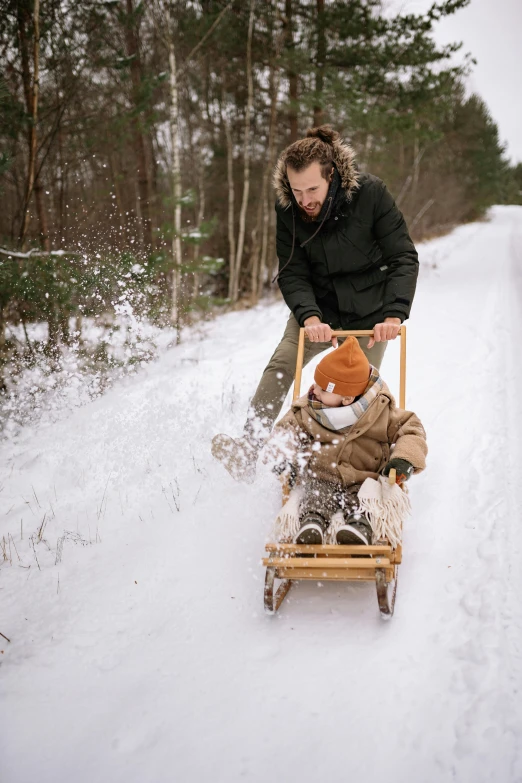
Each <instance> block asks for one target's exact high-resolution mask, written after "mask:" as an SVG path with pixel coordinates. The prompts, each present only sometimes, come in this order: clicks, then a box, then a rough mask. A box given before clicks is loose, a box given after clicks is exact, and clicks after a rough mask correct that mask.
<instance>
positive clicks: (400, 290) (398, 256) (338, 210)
mask: <svg viewBox="0 0 522 783" xmlns="http://www.w3.org/2000/svg"><path fill="white" fill-rule="evenodd" d="M334 162H335V166H336V172H335V176H334V180H333V181H332V185H331V186H330V189H329V192H328V195H327V198H326V200H325V203H324V204H323V207H322V210H321V214H320V215H319V217H318V218H317V220H315V221H313V222H305V221H304V220H303V219H302V218H301V216H300V213H299V208H298V206H297V202H296V201H295V198H294V196H293V194H292V191H291V189H290V185H289V183H288V180H287V178H286V171H285V166H284V163H283V162H282V161H281V160H280V161H279V162H278V164H277V166H276V169H275V173H274V185H275V189H276V194H277V202H276V213H277V255H278V257H279V275H278V282H279V287H280V289H281V292H282V294H283V297H284V299H285V301H286V303H287V305H288V307H289V308H290V309H291V310H292V312H293V313H294V315H295V317H296V319H297V321H298V323H299V325H300V326H302V325H303V322H304V320H305V319H306V318H309V317H310V316H312V315H317V316H318V317H319V318H320V319H321V320H322V321H323V322H324V323H328V324H330V326H332V328H335V329H372V328H373V327H374V326H375V324H376V323H380V322H382V321H383V320H384V318H386V317H391V316H394V317H397V318H400V319H401V321H403V320H404V319H406V318H408V316H409V313H410V308H411V303H412V300H413V296H414V294H415V285H416V281H417V274H418V257H417V251H416V250H415V246H414V244H413V242H412V241H411V239H410V236H409V234H408V229H407V227H406V223H405V221H404V218H403V216H402V214H401V212H400V210H399V209H398V208H397V206H396V205H395V202H394V200H393V198H392V196H391V195H390V193H389V192H388V190H387V188H386V186H385V184H384V183H383V182H382V180H380V179H379V178H378V177H374V176H372V175H371V174H360V173H359V172H358V171H357V168H356V166H355V162H354V157H353V151H352V149H351V147H349V146H348V145H347V144H344V143H343V142H340V141H338V142H334ZM324 217H326V219H325V220H324V223H323V225H322V227H321V228H320V230H319V231H318V233H316V232H317V229H318V228H319V226H320V225H321V221H322V220H323V218H324ZM314 234H316V235H315V236H314V237H313V238H312V239H311V237H312V236H313V235H314ZM292 248H293V252H292ZM289 261H290V263H288V262H289Z"/></svg>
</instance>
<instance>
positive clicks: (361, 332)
mask: <svg viewBox="0 0 522 783" xmlns="http://www.w3.org/2000/svg"><path fill="white" fill-rule="evenodd" d="M351 335H353V337H373V329H355V330H351V331H332V337H349V336H351ZM399 335H400V338H401V355H400V380H399V407H400V408H403V409H404V408H405V407H406V327H405V326H404V325H403V326H401V328H400V329H399ZM305 337H306V333H305V330H304V327H301V328H300V330H299V342H298V344H297V361H296V365H295V378H294V396H293V401H294V402H295V401H296V400H297V399H298V398H299V395H300V393H301V375H302V373H303V359H304V347H305Z"/></svg>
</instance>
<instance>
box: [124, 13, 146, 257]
mask: <svg viewBox="0 0 522 783" xmlns="http://www.w3.org/2000/svg"><path fill="white" fill-rule="evenodd" d="M126 4H127V18H126V20H125V42H126V47H127V57H129V59H130V71H131V79H132V100H133V104H134V117H133V120H132V126H133V132H132V137H133V147H134V155H135V158H136V176H137V186H138V199H139V214H140V215H141V221H142V226H143V240H144V242H145V246H146V249H147V250H150V248H151V247H152V225H151V220H150V184H149V175H148V167H147V154H146V149H145V140H144V138H143V132H142V129H141V125H140V118H139V108H140V88H141V81H142V66H141V59H140V50H139V44H138V25H139V23H137V22H135V19H134V17H135V14H136V12H135V10H134V6H133V0H126Z"/></svg>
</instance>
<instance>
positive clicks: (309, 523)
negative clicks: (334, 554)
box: [294, 513, 329, 544]
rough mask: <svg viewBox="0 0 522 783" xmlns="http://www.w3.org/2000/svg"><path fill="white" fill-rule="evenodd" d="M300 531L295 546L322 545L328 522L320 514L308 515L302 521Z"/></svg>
mask: <svg viewBox="0 0 522 783" xmlns="http://www.w3.org/2000/svg"><path fill="white" fill-rule="evenodd" d="M299 522H300V525H301V527H300V529H299V532H298V534H297V535H296V537H295V540H294V543H295V544H322V543H323V542H324V534H325V533H326V530H327V528H328V524H329V523H328V522H327V520H326V519H323V517H322V516H321V515H320V514H315V513H311V514H306V515H305V516H304V517H302V518H301V519H300V520H299Z"/></svg>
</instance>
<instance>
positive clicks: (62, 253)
mask: <svg viewBox="0 0 522 783" xmlns="http://www.w3.org/2000/svg"><path fill="white" fill-rule="evenodd" d="M0 254H1V255H3V256H11V257H12V258H31V257H32V256H57V257H60V256H77V257H78V258H81V257H82V254H81V253H77V252H76V251H74V250H37V249H36V248H33V249H32V250H29V251H28V252H27V253H17V252H16V251H15V250H6V249H5V248H3V247H0Z"/></svg>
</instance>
